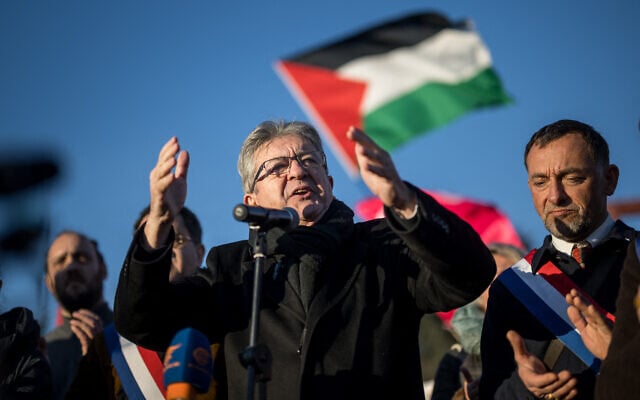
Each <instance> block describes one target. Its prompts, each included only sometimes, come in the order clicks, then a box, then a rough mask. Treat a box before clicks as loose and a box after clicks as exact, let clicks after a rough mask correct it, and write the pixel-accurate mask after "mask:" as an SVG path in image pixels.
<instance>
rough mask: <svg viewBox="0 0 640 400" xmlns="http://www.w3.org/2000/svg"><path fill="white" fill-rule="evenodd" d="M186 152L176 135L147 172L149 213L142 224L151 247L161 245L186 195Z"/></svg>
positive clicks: (187, 167) (187, 162) (187, 168)
mask: <svg viewBox="0 0 640 400" xmlns="http://www.w3.org/2000/svg"><path fill="white" fill-rule="evenodd" d="M188 170H189V153H187V152H186V151H180V143H178V138H176V137H175V136H174V137H172V138H171V139H169V141H168V142H167V143H165V145H164V146H163V147H162V150H160V154H159V155H158V162H157V164H156V166H155V167H154V168H153V169H152V170H151V173H150V174H149V191H150V195H151V199H150V202H149V208H150V209H149V216H148V218H147V221H146V225H145V228H144V233H145V238H146V240H147V244H148V245H149V247H151V248H152V249H155V248H158V247H160V246H162V245H164V244H165V243H166V241H167V237H168V235H169V231H170V230H171V224H172V223H173V220H174V218H175V217H176V215H178V213H179V212H180V210H182V207H183V206H184V202H185V200H186V198H187V172H188Z"/></svg>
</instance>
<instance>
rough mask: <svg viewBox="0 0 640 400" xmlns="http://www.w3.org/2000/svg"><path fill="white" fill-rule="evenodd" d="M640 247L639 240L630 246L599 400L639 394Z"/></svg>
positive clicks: (601, 372) (629, 397)
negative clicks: (637, 302) (639, 298)
mask: <svg viewBox="0 0 640 400" xmlns="http://www.w3.org/2000/svg"><path fill="white" fill-rule="evenodd" d="M638 245H640V239H637V241H634V242H631V243H630V244H629V247H628V249H627V256H626V258H625V262H624V267H623V269H622V274H621V277H620V291H619V293H618V299H617V300H616V308H617V310H616V323H615V326H614V328H613V335H612V337H611V344H610V345H609V352H608V354H607V358H606V359H605V360H604V361H603V363H602V368H601V369H600V375H599V376H598V380H597V381H596V395H595V398H596V399H597V400H617V399H633V398H637V397H638V395H639V394H640V380H639V379H638V371H639V370H640V322H638V314H637V311H636V308H635V306H634V298H635V297H636V294H637V293H638V285H640V261H638V254H637V253H636V246H638Z"/></svg>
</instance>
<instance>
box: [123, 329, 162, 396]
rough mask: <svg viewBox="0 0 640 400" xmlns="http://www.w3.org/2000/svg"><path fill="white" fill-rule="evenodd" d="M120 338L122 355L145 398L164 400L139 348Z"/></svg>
mask: <svg viewBox="0 0 640 400" xmlns="http://www.w3.org/2000/svg"><path fill="white" fill-rule="evenodd" d="M118 336H119V337H120V347H121V348H122V355H123V356H124V358H125V359H126V360H127V364H129V369H130V370H131V374H132V375H133V377H134V379H135V380H136V382H137V383H138V386H139V387H140V391H141V392H142V394H143V395H144V398H145V399H151V400H164V395H163V394H162V392H161V391H160V388H158V385H156V381H155V380H154V379H153V377H152V376H151V373H150V372H149V369H148V368H147V365H146V364H145V362H144V360H143V359H142V356H141V355H140V352H139V351H138V348H137V346H136V345H135V344H133V343H131V342H130V341H128V340H127V339H125V338H124V337H122V336H121V335H118Z"/></svg>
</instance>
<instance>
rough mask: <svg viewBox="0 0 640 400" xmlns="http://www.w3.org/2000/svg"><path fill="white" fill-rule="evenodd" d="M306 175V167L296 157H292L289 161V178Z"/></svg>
mask: <svg viewBox="0 0 640 400" xmlns="http://www.w3.org/2000/svg"><path fill="white" fill-rule="evenodd" d="M306 175H307V169H306V168H305V167H304V166H302V163H301V162H300V161H298V159H297V158H292V159H291V162H290V163H289V178H300V177H303V176H306Z"/></svg>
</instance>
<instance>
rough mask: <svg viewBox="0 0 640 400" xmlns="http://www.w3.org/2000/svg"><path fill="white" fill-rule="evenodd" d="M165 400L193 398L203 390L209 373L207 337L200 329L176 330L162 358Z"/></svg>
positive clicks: (210, 362) (210, 372)
mask: <svg viewBox="0 0 640 400" xmlns="http://www.w3.org/2000/svg"><path fill="white" fill-rule="evenodd" d="M163 370H164V374H163V378H164V387H165V389H166V391H167V395H166V397H167V400H193V399H195V397H196V392H198V393H206V392H207V391H208V390H209V385H210V384H211V377H212V375H213V357H212V356H211V348H210V347H209V340H208V339H207V337H206V336H205V335H204V334H203V333H202V332H200V331H198V330H196V329H193V328H185V329H182V330H181V331H179V332H178V333H176V335H175V336H174V337H173V340H172V341H171V344H170V345H169V348H168V349H167V353H166V355H165V357H164V368H163Z"/></svg>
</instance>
